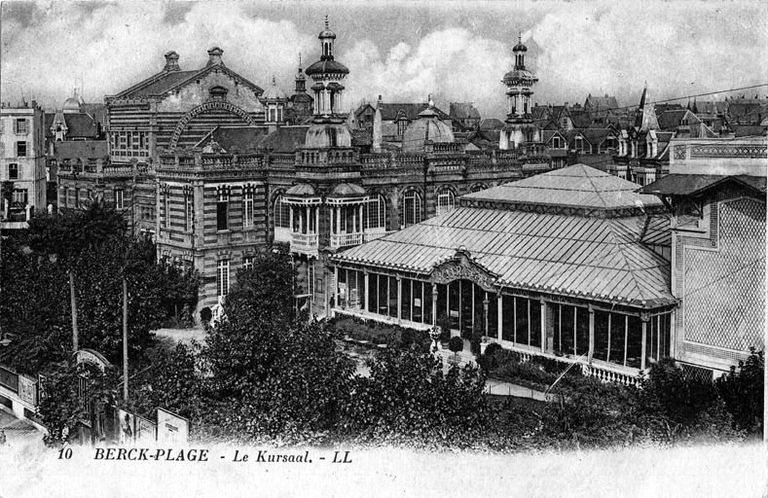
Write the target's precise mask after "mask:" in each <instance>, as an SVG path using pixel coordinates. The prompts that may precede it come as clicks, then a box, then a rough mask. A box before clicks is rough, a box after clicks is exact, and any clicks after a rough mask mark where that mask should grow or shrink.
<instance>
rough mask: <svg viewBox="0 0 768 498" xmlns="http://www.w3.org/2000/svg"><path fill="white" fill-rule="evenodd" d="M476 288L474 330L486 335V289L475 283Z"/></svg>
mask: <svg viewBox="0 0 768 498" xmlns="http://www.w3.org/2000/svg"><path fill="white" fill-rule="evenodd" d="M473 287H474V289H475V318H474V322H473V323H472V327H473V330H479V331H480V333H481V334H483V335H485V305H484V304H483V301H485V291H484V290H483V288H482V287H480V286H479V285H475V284H473Z"/></svg>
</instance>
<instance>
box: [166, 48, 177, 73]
mask: <svg viewBox="0 0 768 498" xmlns="http://www.w3.org/2000/svg"><path fill="white" fill-rule="evenodd" d="M163 71H165V72H166V73H170V72H173V71H181V68H180V67H179V54H177V53H176V52H174V51H173V50H171V51H170V52H168V53H167V54H165V67H164V68H163Z"/></svg>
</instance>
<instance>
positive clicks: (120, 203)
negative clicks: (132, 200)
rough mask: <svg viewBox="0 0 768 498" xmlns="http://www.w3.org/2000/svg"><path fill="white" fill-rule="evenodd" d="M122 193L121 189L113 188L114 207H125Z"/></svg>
mask: <svg viewBox="0 0 768 498" xmlns="http://www.w3.org/2000/svg"><path fill="white" fill-rule="evenodd" d="M123 193H124V192H123V189H121V188H116V189H115V209H125V199H124V196H123Z"/></svg>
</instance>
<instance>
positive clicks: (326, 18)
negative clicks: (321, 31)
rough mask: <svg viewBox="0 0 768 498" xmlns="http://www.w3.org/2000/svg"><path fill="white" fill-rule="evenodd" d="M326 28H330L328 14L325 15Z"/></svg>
mask: <svg viewBox="0 0 768 498" xmlns="http://www.w3.org/2000/svg"><path fill="white" fill-rule="evenodd" d="M325 29H330V28H329V27H328V14H326V15H325Z"/></svg>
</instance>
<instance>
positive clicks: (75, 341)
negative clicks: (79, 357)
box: [69, 270, 80, 352]
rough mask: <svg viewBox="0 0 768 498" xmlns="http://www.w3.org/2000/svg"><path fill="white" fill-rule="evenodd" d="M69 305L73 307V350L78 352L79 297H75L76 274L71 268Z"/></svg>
mask: <svg viewBox="0 0 768 498" xmlns="http://www.w3.org/2000/svg"><path fill="white" fill-rule="evenodd" d="M69 305H70V307H71V309H72V350H73V351H75V352H77V350H78V349H80V348H79V344H78V333H77V298H76V297H75V276H74V274H73V272H72V270H69Z"/></svg>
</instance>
